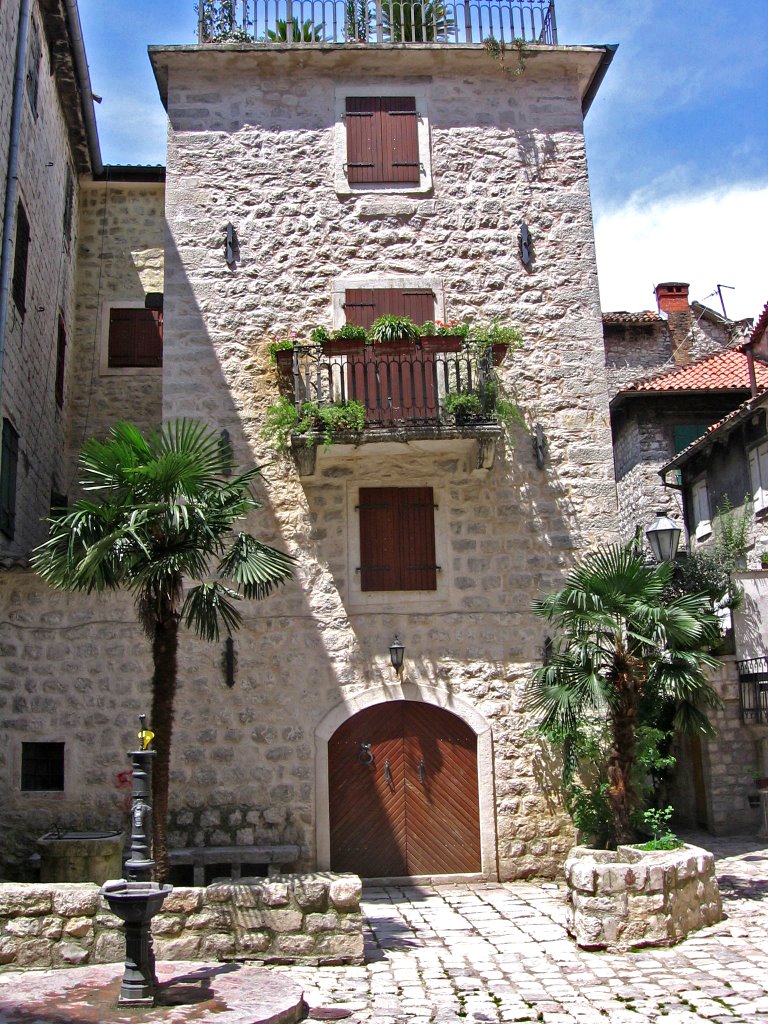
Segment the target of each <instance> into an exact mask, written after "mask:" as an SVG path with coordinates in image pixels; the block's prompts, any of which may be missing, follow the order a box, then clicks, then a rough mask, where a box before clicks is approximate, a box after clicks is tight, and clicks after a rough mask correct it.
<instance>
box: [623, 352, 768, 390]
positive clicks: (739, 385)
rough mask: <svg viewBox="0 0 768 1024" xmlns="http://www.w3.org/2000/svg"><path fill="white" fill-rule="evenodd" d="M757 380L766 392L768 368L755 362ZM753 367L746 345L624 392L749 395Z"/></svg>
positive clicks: (642, 381)
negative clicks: (716, 392) (748, 362)
mask: <svg viewBox="0 0 768 1024" xmlns="http://www.w3.org/2000/svg"><path fill="white" fill-rule="evenodd" d="M755 378H756V380H757V386H758V388H759V389H760V390H761V391H762V390H763V389H765V388H768V365H766V364H765V363H762V362H760V361H759V360H757V359H756V360H755ZM749 389H750V384H749V367H748V365H747V357H746V354H745V352H744V345H743V344H741V345H737V346H736V347H735V348H730V349H726V350H725V351H724V352H716V353H715V354H714V355H711V356H704V357H703V358H702V359H697V360H696V362H694V363H690V364H689V365H688V366H676V367H675V368H674V369H673V370H666V371H665V372H663V373H656V374H654V375H653V376H652V377H646V378H645V379H643V380H636V381H635V382H634V383H633V384H629V385H628V386H627V387H625V388H622V389H621V392H620V393H621V394H627V393H631V392H640V391H642V392H660V391H662V392H663V391H749Z"/></svg>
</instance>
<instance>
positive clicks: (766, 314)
mask: <svg viewBox="0 0 768 1024" xmlns="http://www.w3.org/2000/svg"><path fill="white" fill-rule="evenodd" d="M766 327H768V302H766V304H765V305H764V306H763V312H762V313H761V314H760V316H759V317H758V318H757V323H756V324H755V327H754V330H753V331H752V334H751V335H750V338H749V340H750V341H758V340H759V339H760V336H761V335H762V334H764V333H765V329H766Z"/></svg>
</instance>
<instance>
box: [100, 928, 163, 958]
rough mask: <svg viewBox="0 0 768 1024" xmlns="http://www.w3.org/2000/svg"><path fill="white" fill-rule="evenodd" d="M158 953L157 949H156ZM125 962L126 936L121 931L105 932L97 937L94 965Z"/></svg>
mask: <svg viewBox="0 0 768 1024" xmlns="http://www.w3.org/2000/svg"><path fill="white" fill-rule="evenodd" d="M155 952H156V953H157V948H155ZM123 960H125V936H124V934H123V932H122V930H121V931H116V930H115V931H112V930H110V931H104V932H101V934H100V935H97V936H96V942H95V943H94V947H93V963H96V964H112V963H119V962H121V961H123Z"/></svg>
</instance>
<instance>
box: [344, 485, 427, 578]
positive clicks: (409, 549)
mask: <svg viewBox="0 0 768 1024" xmlns="http://www.w3.org/2000/svg"><path fill="white" fill-rule="evenodd" d="M359 511H360V574H361V579H360V586H361V589H362V590H364V591H365V590H436V589H437V566H436V565H435V512H434V495H433V491H432V488H431V487H361V488H360V505H359Z"/></svg>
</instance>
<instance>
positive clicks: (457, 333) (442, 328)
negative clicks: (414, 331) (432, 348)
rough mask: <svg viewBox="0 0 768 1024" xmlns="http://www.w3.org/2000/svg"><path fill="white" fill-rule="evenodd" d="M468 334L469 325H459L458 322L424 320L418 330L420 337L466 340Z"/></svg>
mask: <svg viewBox="0 0 768 1024" xmlns="http://www.w3.org/2000/svg"><path fill="white" fill-rule="evenodd" d="M468 332H469V324H463V323H460V322H459V321H458V320H447V321H444V320H425V321H424V323H423V324H422V325H421V327H420V328H419V333H420V334H421V335H422V337H430V338H431V337H441V336H442V337H445V336H448V337H452V338H466V336H467V334H468Z"/></svg>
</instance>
